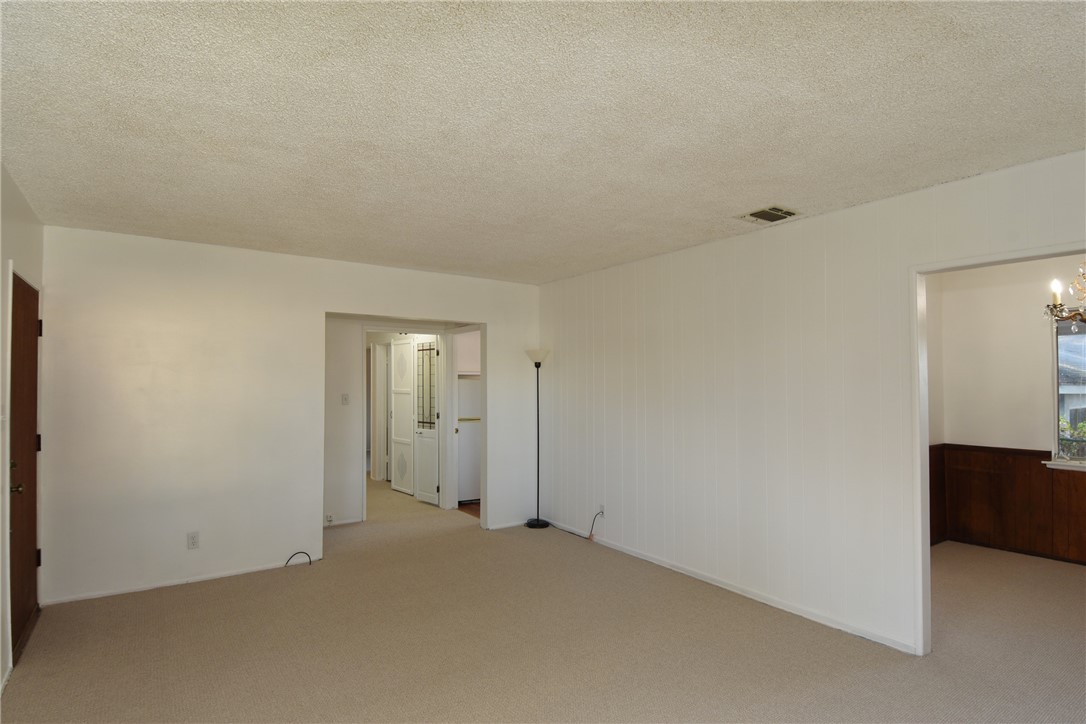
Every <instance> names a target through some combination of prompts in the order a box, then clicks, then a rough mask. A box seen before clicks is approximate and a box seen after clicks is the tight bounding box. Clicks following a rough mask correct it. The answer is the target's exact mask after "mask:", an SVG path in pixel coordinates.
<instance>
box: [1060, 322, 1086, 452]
mask: <svg viewBox="0 0 1086 724" xmlns="http://www.w3.org/2000/svg"><path fill="white" fill-rule="evenodd" d="M1056 409H1057V416H1058V418H1057V419H1058V424H1057V426H1056V451H1057V456H1058V457H1061V458H1065V459H1066V458H1070V459H1071V460H1086V322H1076V321H1072V320H1068V321H1066V322H1057V323H1056Z"/></svg>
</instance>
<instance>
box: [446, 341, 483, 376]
mask: <svg viewBox="0 0 1086 724" xmlns="http://www.w3.org/2000/svg"><path fill="white" fill-rule="evenodd" d="M481 335H482V333H481V332H479V331H478V330H475V331H474V332H464V333H462V334H457V335H455V336H454V337H453V347H454V348H455V350H454V351H455V354H456V374H458V375H477V374H479V371H480V370H481V369H482V367H483V363H482V359H481V358H480V354H481V347H480V346H479V345H480V342H481Z"/></svg>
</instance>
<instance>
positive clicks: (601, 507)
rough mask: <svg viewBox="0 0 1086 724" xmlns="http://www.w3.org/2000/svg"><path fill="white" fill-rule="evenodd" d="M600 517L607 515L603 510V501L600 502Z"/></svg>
mask: <svg viewBox="0 0 1086 724" xmlns="http://www.w3.org/2000/svg"><path fill="white" fill-rule="evenodd" d="M600 517H601V518H606V517H607V516H606V515H605V514H604V512H603V503H600Z"/></svg>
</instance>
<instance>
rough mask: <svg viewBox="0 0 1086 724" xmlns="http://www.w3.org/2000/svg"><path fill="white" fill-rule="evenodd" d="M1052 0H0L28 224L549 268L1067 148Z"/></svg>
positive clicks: (501, 270)
mask: <svg viewBox="0 0 1086 724" xmlns="http://www.w3.org/2000/svg"><path fill="white" fill-rule="evenodd" d="M1084 8H1086V5H1084V4H1083V3H1081V2H1075V3H1006V4H1004V3H961V4H959V3H895V4H882V3H878V4H874V3H855V4H850V3H846V4H824V3H750V4H747V3H715V4H692V3H691V4H675V3H662V4H605V3H599V4H564V3H554V4H552V3H540V4H536V3H525V4H520V3H510V4H485V3H483V4H465V5H460V4H451V3H449V4H411V3H405V4H398V3H397V4H383V3H374V4H332V3H328V4H324V3H283V4H278V3H276V4H270V3H269V4H264V3H254V4H248V3H236V4H234V3H215V4H208V3H90V2H86V3H4V4H3V49H2V92H3V96H2V124H3V125H2V130H3V161H4V164H5V166H6V167H7V168H8V170H9V172H10V173H11V175H12V177H13V178H14V179H15V181H16V183H17V184H18V185H19V187H20V188H21V189H22V191H23V193H24V195H25V196H26V198H27V200H28V201H29V203H30V204H31V206H32V207H33V208H34V210H35V212H36V213H37V214H38V216H39V218H40V219H41V220H42V222H43V223H45V224H50V225H57V226H71V227H79V228H87V229H100V230H109V231H116V232H122V233H132V234H142V235H148V236H155V237H163V238H168V239H181V240H186V241H196V242H203V243H211V244H225V245H230V246H238V247H244V248H251V249H263V250H267V251H275V252H284V253H290V254H301V255H307V256H315V257H327V258H332V259H342V260H348V261H358V262H367V263H373V264H382V265H387V266H396V267H410V268H416V269H428V270H434V271H442V272H449V273H453V274H466V275H471V276H481V277H489V278H495V279H505V280H510V281H521V282H530V283H543V282H547V281H551V280H555V279H561V278H565V277H569V276H573V275H576V274H579V273H583V272H586V271H590V270H594V269H600V268H604V267H608V266H612V265H615V264H619V263H622V262H627V261H631V260H635V259H639V258H643V257H647V256H652V255H656V254H661V253H664V252H668V251H672V250H676V249H681V248H684V247H689V246H693V245H696V244H701V243H705V242H708V241H712V240H715V239H722V238H726V237H729V236H734V235H737V234H743V233H747V232H750V231H752V230H755V229H757V228H758V227H755V226H753V225H751V224H748V223H745V222H743V221H739V220H737V219H735V217H737V216H739V215H741V214H744V213H747V212H750V211H753V210H755V209H760V208H764V207H766V206H770V205H784V206H785V207H787V208H791V209H796V210H798V211H799V212H801V213H802V214H803V215H804V216H808V217H809V216H814V215H816V214H821V213H825V212H827V211H831V210H834V209H840V208H844V207H848V206H852V205H856V204H860V203H864V202H867V201H872V200H875V199H879V198H885V197H888V196H893V195H897V194H900V193H904V192H907V191H910V190H914V189H918V188H924V187H928V186H932V185H935V184H938V183H941V182H945V181H950V180H954V179H958V178H963V177H966V176H971V175H975V174H978V173H983V172H986V171H990V170H994V169H998V168H1003V167H1006V166H1011V165H1014V164H1018V163H1023V162H1027V161H1031V160H1036V159H1040V158H1047V157H1050V156H1055V155H1058V154H1062V153H1066V152H1069V151H1073V150H1077V149H1081V148H1083V146H1084V145H1086V142H1084V127H1086V114H1084V105H1086V101H1084V88H1086V74H1084V67H1086V56H1084V45H1086V40H1084V37H1086V33H1084V27H1086V22H1084Z"/></svg>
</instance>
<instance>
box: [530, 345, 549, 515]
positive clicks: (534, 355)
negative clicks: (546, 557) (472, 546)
mask: <svg viewBox="0 0 1086 724" xmlns="http://www.w3.org/2000/svg"><path fill="white" fill-rule="evenodd" d="M527 353H528V359H530V360H531V361H532V362H534V363H535V517H534V518H529V519H528V522H527V523H525V524H524V525H526V526H527V527H529V528H546V527H548V526H550V523H548V522H547V521H545V520H543V519H542V518H540V517H539V368H540V367H541V366H543V360H545V359H547V354H548V350H545V349H529V350H527Z"/></svg>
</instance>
